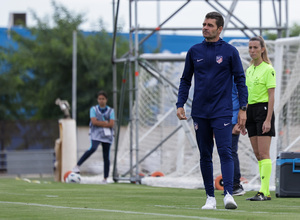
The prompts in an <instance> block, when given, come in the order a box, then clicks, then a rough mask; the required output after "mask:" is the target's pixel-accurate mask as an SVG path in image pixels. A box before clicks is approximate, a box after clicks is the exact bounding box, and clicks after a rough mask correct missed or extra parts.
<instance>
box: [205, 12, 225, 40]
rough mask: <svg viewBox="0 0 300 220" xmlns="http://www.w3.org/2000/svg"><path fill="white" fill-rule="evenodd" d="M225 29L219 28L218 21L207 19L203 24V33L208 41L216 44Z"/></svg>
mask: <svg viewBox="0 0 300 220" xmlns="http://www.w3.org/2000/svg"><path fill="white" fill-rule="evenodd" d="M222 29H223V27H222V26H221V27H219V28H218V27H217V24H216V19H211V18H206V19H205V20H204V22H203V27H202V33H203V37H204V38H205V39H206V41H210V42H215V41H218V40H219V36H220V33H221V31H222Z"/></svg>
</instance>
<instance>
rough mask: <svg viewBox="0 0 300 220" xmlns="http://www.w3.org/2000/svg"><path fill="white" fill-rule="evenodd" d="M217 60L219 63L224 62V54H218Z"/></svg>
mask: <svg viewBox="0 0 300 220" xmlns="http://www.w3.org/2000/svg"><path fill="white" fill-rule="evenodd" d="M216 61H217V63H218V64H220V63H222V62H223V56H216Z"/></svg>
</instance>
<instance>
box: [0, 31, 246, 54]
mask: <svg viewBox="0 0 300 220" xmlns="http://www.w3.org/2000/svg"><path fill="white" fill-rule="evenodd" d="M12 30H14V31H16V32H17V33H19V34H21V35H22V36H27V37H30V36H31V35H30V32H29V31H28V30H27V29H25V28H19V27H14V28H13V29H12ZM84 33H85V34H86V35H88V34H93V33H94V32H84ZM120 35H121V36H123V37H125V38H126V39H127V40H128V39H129V34H125V33H122V34H120ZM146 36H147V34H140V35H139V40H141V39H143V38H144V37H146ZM157 37H158V36H157V34H153V35H152V36H151V37H150V38H148V39H147V40H146V41H145V42H144V43H143V46H142V48H143V51H144V52H145V53H151V52H153V51H154V50H156V49H157V47H158V43H157V42H158V40H157V39H158V38H157ZM160 39H161V48H160V52H163V51H165V50H168V51H170V52H171V53H181V52H185V51H187V50H188V49H189V48H190V47H191V46H193V45H194V44H197V43H199V42H202V41H203V39H204V38H203V37H202V36H187V35H160ZM232 39H246V38H245V37H224V38H223V40H225V41H226V42H229V41H230V40H232ZM0 46H3V47H6V48H7V47H9V46H13V47H14V48H16V47H17V44H16V43H14V42H13V41H12V40H11V39H10V38H9V34H8V29H7V28H0Z"/></svg>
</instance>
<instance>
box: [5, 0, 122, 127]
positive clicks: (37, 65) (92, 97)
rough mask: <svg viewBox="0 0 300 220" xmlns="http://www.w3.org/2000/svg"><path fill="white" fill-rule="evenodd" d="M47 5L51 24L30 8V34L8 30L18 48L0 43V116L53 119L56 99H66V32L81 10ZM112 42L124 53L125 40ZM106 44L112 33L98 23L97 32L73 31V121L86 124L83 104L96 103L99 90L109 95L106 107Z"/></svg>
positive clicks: (77, 20) (68, 35)
mask: <svg viewBox="0 0 300 220" xmlns="http://www.w3.org/2000/svg"><path fill="white" fill-rule="evenodd" d="M52 6H53V8H54V14H53V16H52V20H53V25H51V27H50V24H49V22H48V21H45V20H42V19H40V18H38V17H37V16H36V15H35V14H34V13H33V15H34V18H35V20H36V21H37V25H36V27H33V28H29V31H30V33H31V37H25V36H22V35H20V34H18V33H16V32H11V37H12V39H13V40H14V41H15V42H17V45H18V47H17V48H12V47H10V48H1V51H0V64H1V66H2V68H1V69H2V73H1V74H0V84H1V88H0V99H1V106H0V119H1V120H4V119H6V120H7V119H11V120H16V119H30V120H35V119H58V118H61V117H62V112H61V111H60V109H59V107H58V106H56V105H55V100H56V98H60V99H63V100H67V101H68V102H69V103H70V104H71V102H72V51H73V38H72V34H73V31H74V30H78V28H79V26H80V25H81V24H82V23H83V22H84V15H83V14H75V13H71V12H69V11H68V10H67V9H66V8H65V7H64V6H62V5H58V4H56V3H55V2H52ZM117 42H118V46H117V49H118V53H121V54H123V53H125V52H126V50H127V48H128V46H127V42H126V41H125V40H123V39H121V38H117ZM111 49H112V37H111V35H109V34H108V33H107V32H106V30H105V29H104V27H103V26H102V25H101V22H100V25H99V31H98V32H93V33H84V32H82V31H77V123H78V124H79V125H87V124H88V121H89V108H90V107H91V106H92V105H95V104H96V103H97V102H96V93H97V92H98V91H99V90H105V91H107V92H108V94H109V95H110V97H111V98H109V102H108V104H109V105H110V106H112V63H111ZM4 66H5V68H4ZM118 69H119V71H122V68H118ZM118 75H119V76H121V75H122V73H121V72H119V73H118Z"/></svg>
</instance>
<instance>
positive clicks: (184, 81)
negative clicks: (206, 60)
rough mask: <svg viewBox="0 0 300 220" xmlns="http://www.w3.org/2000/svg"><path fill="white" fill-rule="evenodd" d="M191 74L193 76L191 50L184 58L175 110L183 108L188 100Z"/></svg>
mask: <svg viewBox="0 0 300 220" xmlns="http://www.w3.org/2000/svg"><path fill="white" fill-rule="evenodd" d="M193 74H194V64H193V59H192V54H191V50H189V51H188V52H187V55H186V58H185V66H184V70H183V73H182V77H181V78H180V84H179V91H178V100H177V103H176V106H177V108H179V107H183V106H184V104H185V103H186V101H187V99H188V96H189V90H190V87H191V84H192V77H193Z"/></svg>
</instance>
